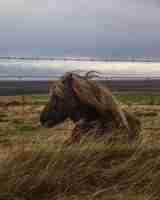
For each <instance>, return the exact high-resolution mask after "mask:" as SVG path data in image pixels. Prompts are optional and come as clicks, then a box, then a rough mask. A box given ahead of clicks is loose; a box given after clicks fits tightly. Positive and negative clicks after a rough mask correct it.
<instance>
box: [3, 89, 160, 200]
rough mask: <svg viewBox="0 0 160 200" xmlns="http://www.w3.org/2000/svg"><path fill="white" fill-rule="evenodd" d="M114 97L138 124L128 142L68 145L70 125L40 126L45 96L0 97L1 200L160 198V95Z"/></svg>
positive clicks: (113, 139) (106, 139)
mask: <svg viewBox="0 0 160 200" xmlns="http://www.w3.org/2000/svg"><path fill="white" fill-rule="evenodd" d="M115 95H116V96H117V98H118V99H119V101H120V102H121V104H122V106H124V107H126V109H131V110H132V111H133V112H134V113H135V114H136V115H137V116H138V117H139V118H140V120H141V123H142V129H141V132H140V135H139V138H138V140H137V141H135V142H134V143H132V144H130V143H128V141H127V140H126V139H125V138H123V137H121V136H117V135H116V134H113V135H109V136H107V135H106V136H103V138H98V139H95V138H94V137H83V138H82V140H81V142H80V143H79V144H73V145H66V140H67V139H68V138H69V137H70V134H71V130H72V128H73V123H72V122H71V121H69V120H67V121H66V122H65V123H63V124H60V125H58V126H56V127H54V128H51V129H45V128H42V127H41V125H40V123H39V115H40V112H41V110H42V108H43V106H44V104H45V103H46V102H47V100H48V96H47V95H33V96H14V97H0V200H1V199H2V200H96V199H97V200H99V199H100V200H159V199H160V171H159V170H160V147H159V146H160V116H159V113H160V96H159V94H158V93H145V92H144V93H143V92H141V93H136V92H135V93H127V92H124V93H115ZM122 135H123V134H122Z"/></svg>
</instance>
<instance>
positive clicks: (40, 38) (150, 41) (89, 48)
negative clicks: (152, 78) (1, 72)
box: [0, 0, 160, 58]
mask: <svg viewBox="0 0 160 200" xmlns="http://www.w3.org/2000/svg"><path fill="white" fill-rule="evenodd" d="M0 56H86V57H91V56H93V57H110V56H111V57H130V56H133V57H134V56H135V57H155V58H160V1H159V0H45V1H44V0H5V1H0Z"/></svg>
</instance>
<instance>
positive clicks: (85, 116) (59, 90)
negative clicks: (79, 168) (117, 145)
mask: <svg viewBox="0 0 160 200" xmlns="http://www.w3.org/2000/svg"><path fill="white" fill-rule="evenodd" d="M92 75H93V73H91V72H89V73H87V74H86V76H83V77H82V76H80V75H79V74H76V73H74V72H73V73H66V74H65V75H64V76H63V77H62V78H61V79H60V80H59V81H56V82H55V83H54V84H53V87H52V90H51V97H50V100H49V102H48V104H47V105H46V106H45V108H44V109H43V111H42V113H41V116H40V121H41V124H42V125H43V126H45V127H52V126H55V125H56V124H58V123H61V122H63V121H64V120H65V119H67V118H70V119H71V120H72V121H73V122H74V123H75V128H74V129H73V133H72V139H73V141H79V140H80V138H81V136H82V135H84V134H86V133H88V132H92V133H93V130H94V133H95V134H97V135H102V134H107V133H108V132H112V131H113V130H114V129H116V128H117V129H119V128H120V127H121V128H123V129H125V130H126V131H127V133H128V136H129V138H133V137H134V136H136V135H137V132H138V130H139V129H140V122H139V120H138V119H137V118H136V116H135V115H133V114H132V113H131V112H128V111H126V110H124V109H122V108H121V106H120V105H119V103H118V101H117V100H116V98H115V97H114V96H113V95H112V93H111V91H110V90H109V89H108V88H107V87H104V86H102V85H100V84H98V83H97V82H95V81H93V80H91V79H90V78H91V77H92Z"/></svg>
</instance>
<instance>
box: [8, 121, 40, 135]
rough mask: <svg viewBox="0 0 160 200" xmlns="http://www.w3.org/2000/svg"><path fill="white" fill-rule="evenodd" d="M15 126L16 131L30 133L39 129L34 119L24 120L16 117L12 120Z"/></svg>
mask: <svg viewBox="0 0 160 200" xmlns="http://www.w3.org/2000/svg"><path fill="white" fill-rule="evenodd" d="M12 123H13V126H14V128H15V129H16V133H18V134H21V133H29V132H31V133H32V132H33V131H35V130H37V127H36V126H35V124H34V122H32V121H24V120H22V119H14V120H13V121H12Z"/></svg>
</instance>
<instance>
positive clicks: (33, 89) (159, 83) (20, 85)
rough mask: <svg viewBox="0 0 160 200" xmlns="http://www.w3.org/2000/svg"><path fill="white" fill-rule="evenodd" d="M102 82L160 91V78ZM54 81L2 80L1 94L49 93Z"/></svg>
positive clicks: (117, 88)
mask: <svg viewBox="0 0 160 200" xmlns="http://www.w3.org/2000/svg"><path fill="white" fill-rule="evenodd" d="M101 84H103V85H105V86H108V87H109V88H111V89H112V90H113V91H139V92H142V91H143V92H144V91H145V92H150V91H156V92H158V91H160V80H106V81H101ZM51 85H52V81H0V96H6V95H10V96H14V95H20V94H47V93H48V91H49V88H50V87H51Z"/></svg>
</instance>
